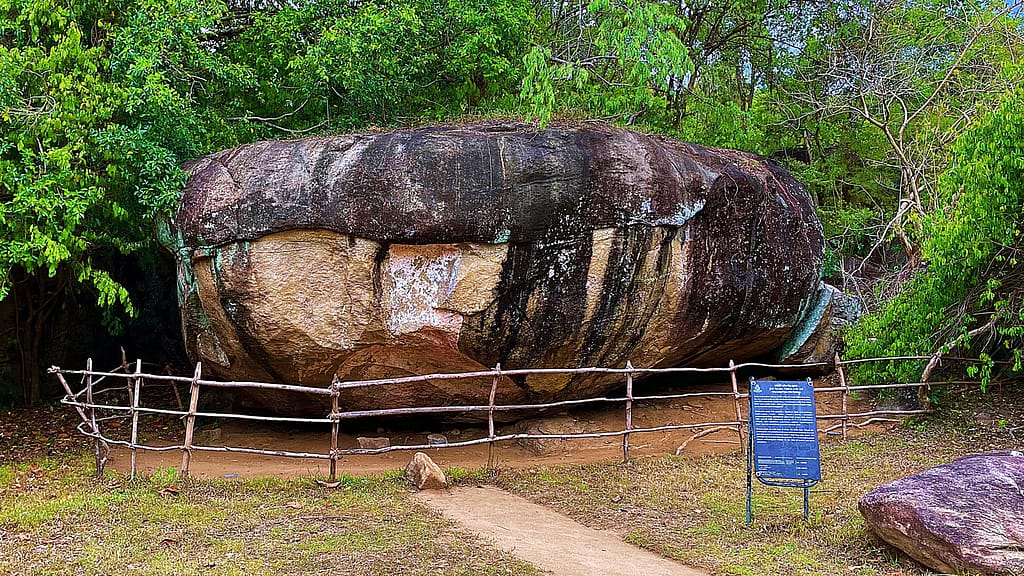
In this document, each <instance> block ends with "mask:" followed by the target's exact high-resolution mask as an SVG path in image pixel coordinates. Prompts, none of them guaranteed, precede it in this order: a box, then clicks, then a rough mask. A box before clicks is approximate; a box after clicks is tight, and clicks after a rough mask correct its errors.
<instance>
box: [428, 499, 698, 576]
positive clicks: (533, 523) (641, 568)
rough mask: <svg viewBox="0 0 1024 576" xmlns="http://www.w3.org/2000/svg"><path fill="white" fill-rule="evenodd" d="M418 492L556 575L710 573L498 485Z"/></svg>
mask: <svg viewBox="0 0 1024 576" xmlns="http://www.w3.org/2000/svg"><path fill="white" fill-rule="evenodd" d="M415 498H416V499H417V500H419V501H420V502H422V503H423V504H425V505H427V506H428V507H430V508H433V509H435V510H437V511H439V512H441V514H443V515H444V516H446V517H447V518H450V519H451V520H454V521H455V522H458V523H459V524H461V525H462V526H464V527H465V528H468V529H469V530H471V531H473V532H475V533H477V534H479V535H480V536H482V537H483V538H484V539H486V540H490V541H493V542H494V544H495V545H496V546H497V547H498V548H501V549H502V550H505V551H507V552H510V553H512V554H515V555H516V556H517V557H519V558H520V559H522V560H525V561H527V562H530V563H532V564H534V565H535V566H537V567H538V568H541V569H543V570H548V571H550V572H551V573H553V574H554V575H555V576H631V575H635V576H706V573H705V572H701V571H699V570H695V569H693V568H689V567H687V566H684V565H682V564H679V563H677V562H673V561H671V560H666V559H665V558H662V557H660V556H658V555H657V554H654V553H653V552H648V551H647V550H642V549H640V548H637V547H635V546H632V545H630V544H627V543H625V542H623V541H622V539H621V538H620V537H619V536H618V535H616V534H614V533H611V532H607V531H602V530H595V529H593V528H587V527H586V526H583V525H582V524H578V523H577V522H575V521H573V520H572V519H570V518H568V517H566V516H563V515H561V514H559V513H557V512H554V511H552V510H549V509H547V508H545V507H543V506H540V505H537V504H534V503H532V502H530V501H529V500H526V499H524V498H520V497H519V496H514V495H512V494H509V493H508V492H505V491H503V490H499V489H497V488H493V487H489V486H486V487H475V488H454V489H451V490H446V491H443V492H438V491H423V492H419V493H418V494H416V496H415Z"/></svg>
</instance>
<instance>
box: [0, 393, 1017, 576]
mask: <svg viewBox="0 0 1024 576" xmlns="http://www.w3.org/2000/svg"><path fill="white" fill-rule="evenodd" d="M1018 397H1019V392H1018V393H1017V394H1013V393H1007V394H995V393H993V392H991V391H990V392H989V393H988V394H986V395H984V396H982V395H980V394H978V393H977V392H976V391H973V392H972V391H966V392H965V393H963V394H961V395H959V396H953V395H951V396H949V397H947V399H946V406H945V408H944V409H943V411H942V412H941V414H942V416H941V417H940V418H937V419H931V420H919V421H911V422H908V423H905V424H903V425H899V426H893V427H891V429H887V430H883V431H876V432H874V433H872V434H865V435H861V436H859V437H857V438H854V439H851V440H849V441H846V442H843V441H842V440H840V439H837V438H828V439H826V440H824V441H823V443H822V465H823V473H824V474H823V475H824V480H823V482H822V483H821V484H820V485H819V486H817V487H816V488H814V489H813V490H812V494H811V513H812V517H811V519H810V521H809V522H807V523H805V522H804V521H803V519H802V499H801V493H800V491H798V490H786V489H778V488H770V487H766V486H760V485H758V486H756V487H755V497H754V511H755V521H754V524H753V525H752V526H747V525H746V524H745V523H744V507H745V492H744V485H745V480H746V477H745V458H744V457H743V456H742V455H740V454H731V455H706V456H702V457H674V456H664V457H656V458H646V459H638V460H634V461H632V462H629V463H626V464H622V463H600V464H585V465H569V466H546V467H535V468H530V469H520V470H516V469H508V470H501V471H499V472H498V473H497V474H488V473H487V472H485V471H483V470H464V469H453V470H449V475H450V476H451V477H452V478H453V479H454V480H455V481H456V482H459V483H462V484H467V485H473V484H475V483H482V482H488V483H494V484H497V485H499V486H501V487H503V488H506V489H508V490H511V491H513V492H516V493H519V494H521V495H524V496H526V497H527V498H530V499H532V500H534V501H537V502H540V503H543V504H546V505H548V506H550V507H552V508H555V509H557V510H560V511H562V512H564V513H566V514H568V515H570V516H572V517H573V518H575V519H577V520H578V521H580V522H581V523H583V524H586V525H589V526H594V527H599V528H606V529H611V530H615V531H617V532H618V533H619V534H621V535H622V537H623V538H624V539H625V540H626V541H628V542H630V543H632V544H634V545H637V546H639V547H642V548H646V549H650V550H653V551H655V552H657V553H658V554H661V555H663V556H666V557H669V558H673V559H677V560H679V561H681V562H684V563H686V564H689V565H692V566H695V567H699V568H703V569H705V570H707V571H708V572H710V573H712V574H716V575H750V576H761V575H764V576H768V575H773V576H774V575H864V576H869V575H877V576H896V575H922V574H929V572H927V571H926V570H924V569H923V568H921V567H920V566H918V565H917V564H914V563H913V562H911V561H909V560H907V559H906V558H905V557H902V556H900V555H898V554H897V553H896V552H894V551H893V550H892V549H891V548H889V547H887V546H885V545H884V544H882V543H880V542H879V541H877V540H876V539H875V538H874V537H873V536H872V535H871V534H870V532H869V531H868V530H867V528H866V527H865V525H864V523H863V520H862V519H861V516H860V514H859V513H858V511H857V508H856V501H857V498H858V497H859V496H861V495H862V494H864V493H865V492H867V491H869V490H870V489H872V488H874V487H876V486H878V485H880V484H883V483H885V482H888V481H890V480H893V479H896V478H899V477H902V476H905V475H908V474H911V473H914V472H916V471H919V470H921V469H923V468H926V467H928V466H931V465H934V464H937V463H941V462H947V461H950V460H953V459H955V458H957V457H960V456H963V455H965V454H968V453H972V452H978V451H982V450H987V449H995V448H1006V447H1017V446H1019V442H1018V441H1016V439H1015V438H1014V430H1015V429H1016V428H1015V426H1014V424H1015V423H1020V422H1021V421H1022V418H1021V412H1022V409H1021V408H1022V407H1021V405H1020V401H1019V400H1018ZM980 411H983V412H990V413H996V412H998V413H999V415H1000V416H999V417H998V418H996V419H995V422H994V423H992V424H979V423H978V422H977V421H976V418H975V414H976V413H977V412H980ZM10 422H12V421H11V420H8V421H7V425H8V426H9V425H10ZM26 422H29V424H26V425H31V419H26ZM15 432H18V431H15ZM1018 433H1019V432H1018ZM7 434H8V437H10V438H16V439H17V443H18V445H19V446H23V445H26V442H28V441H27V440H25V438H30V437H31V436H32V435H31V434H28V433H26V434H21V433H15V434H13V435H11V434H12V432H11V430H10V429H7ZM45 436H47V437H49V438H50V440H48V441H49V442H53V437H54V436H55V435H54V434H52V433H51V434H47V435H45ZM0 451H6V453H11V446H0ZM89 452H90V449H89V447H88V445H87V443H84V442H82V443H79V445H78V448H77V450H76V451H75V454H77V455H76V456H73V457H71V458H68V459H63V460H60V459H52V458H48V457H47V456H46V454H47V451H46V450H41V451H36V452H31V451H30V452H25V454H30V455H26V456H20V457H17V458H16V462H15V463H9V464H4V465H0V574H11V575H26V576H27V575H30V574H31V575H51V574H52V575H65V574H67V575H77V574H88V575H93V574H126V573H132V574H203V575H204V576H205V575H233V574H246V575H261V574H268V575H270V574H272V575H275V576H277V575H279V574H320V573H328V572H330V573H339V574H360V575H362V574H366V575H371V574H381V575H384V574H387V575H391V574H467V575H469V574H484V575H487V574H493V575H498V574H502V575H530V574H537V573H539V572H538V570H537V569H536V568H534V567H533V566H531V565H528V564H526V563H523V562H520V561H517V560H516V559H515V558H514V557H512V556H510V555H507V554H504V553H502V552H499V551H497V550H495V549H493V548H492V547H490V546H488V545H487V544H486V543H485V542H482V541H481V540H479V539H478V538H476V537H475V536H473V535H471V534H469V533H466V532H464V531H462V530H460V529H459V528H458V527H456V526H455V525H453V524H451V523H450V522H447V521H445V520H444V519H442V518H440V517H439V516H437V515H436V514H434V513H432V512H429V511H427V510H425V509H424V508H422V507H421V506H419V505H418V504H416V503H415V502H414V501H413V500H412V499H411V498H409V496H410V494H411V493H412V491H411V488H410V487H409V486H408V485H407V484H406V483H405V482H404V481H403V480H402V479H401V477H400V473H399V472H397V471H396V472H392V473H387V474H384V475H379V476H373V477H358V478H357V477H351V476H345V477H343V478H342V481H341V484H340V486H339V487H337V488H334V489H327V488H325V487H323V486H320V485H318V484H317V483H316V482H314V481H313V479H311V478H301V479H295V480H279V479H274V478H257V479H251V480H223V479H221V480H209V481H206V480H192V481H188V482H179V481H178V479H177V474H176V471H175V470H170V469H169V470H163V471H160V472H159V473H157V474H154V475H153V476H151V477H148V478H140V479H138V480H135V481H129V480H128V479H127V478H125V477H124V476H120V475H117V474H113V473H109V474H108V475H107V476H106V477H104V478H102V479H97V478H94V477H93V476H91V475H90V471H91V469H92V463H91V455H90V454H89Z"/></svg>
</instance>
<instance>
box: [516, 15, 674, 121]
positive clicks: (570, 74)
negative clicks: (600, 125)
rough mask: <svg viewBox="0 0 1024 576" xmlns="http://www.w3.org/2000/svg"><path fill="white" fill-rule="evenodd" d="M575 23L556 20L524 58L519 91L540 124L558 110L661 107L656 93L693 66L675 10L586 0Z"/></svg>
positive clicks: (603, 112)
mask: <svg viewBox="0 0 1024 576" xmlns="http://www.w3.org/2000/svg"><path fill="white" fill-rule="evenodd" d="M576 16H577V20H576V22H577V24H576V26H575V27H569V28H562V27H561V26H562V23H561V22H559V21H558V20H557V18H556V21H554V22H551V23H550V24H549V26H548V29H549V30H555V33H554V34H553V35H552V37H551V38H549V39H547V41H546V42H544V43H538V44H537V45H536V46H534V48H533V49H532V50H531V51H530V52H529V53H528V54H527V55H526V56H525V58H524V60H523V64H524V67H525V78H524V79H523V82H522V93H521V97H522V100H523V102H524V103H525V104H526V106H527V107H528V110H527V112H528V114H529V115H530V116H531V117H532V118H536V119H538V120H539V121H540V124H541V125H542V126H543V125H544V124H546V123H547V122H548V121H549V120H550V119H551V117H552V115H553V114H555V113H568V112H570V111H582V112H583V113H584V114H586V115H591V116H599V117H609V116H610V117H617V118H625V117H630V118H631V119H635V118H636V117H637V116H639V115H641V114H643V113H645V112H647V111H648V110H650V109H652V108H658V107H663V106H664V101H660V100H659V97H658V95H657V94H658V91H665V90H668V89H669V87H670V85H671V83H672V82H673V81H674V79H676V78H679V77H682V76H683V75H685V74H686V73H687V72H688V71H690V70H691V69H692V63H691V62H690V60H689V58H688V57H687V51H686V47H685V46H684V45H683V43H682V42H681V41H680V38H679V36H680V34H681V33H682V32H683V31H684V30H685V29H686V22H684V21H683V20H682V19H681V18H680V17H679V15H678V14H677V13H676V11H675V9H674V8H673V7H672V6H670V5H666V4H662V3H660V2H649V1H647V0H591V1H590V2H589V3H588V4H587V5H586V6H585V8H584V7H583V6H582V5H581V9H580V11H579V14H577V15H576Z"/></svg>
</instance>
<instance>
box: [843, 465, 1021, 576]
mask: <svg viewBox="0 0 1024 576" xmlns="http://www.w3.org/2000/svg"><path fill="white" fill-rule="evenodd" d="M859 507H860V512H861V514H863V515H864V518H865V520H867V523H868V525H869V526H870V527H871V528H872V529H873V530H874V531H875V533H876V534H878V535H879V536H880V537H881V538H882V539H883V540H885V541H886V542H888V543H889V544H891V545H893V546H895V547H896V548H899V549H900V550H902V551H904V552H906V553H907V554H908V555H910V556H911V557H912V558H914V559H915V560H917V561H918V562H921V563H922V564H924V565H926V566H928V567H929V568H931V569H933V570H935V571H937V572H941V573H970V574H1021V573H1024V455H1022V454H1021V453H1020V452H987V453H982V454H975V455H972V456H967V457H966V458H961V459H960V460H957V461H955V462H951V463H949V464H943V465H941V466H936V467H934V468H929V469H927V470H925V471H924V472H921V473H919V474H915V475H913V476H909V477H907V478H902V479H900V480H896V481H895V482H891V483H889V484H886V485H884V486H880V487H878V488H876V489H874V490H872V491H871V492H868V493H867V494H866V495H864V497H862V498H861V499H860V503H859Z"/></svg>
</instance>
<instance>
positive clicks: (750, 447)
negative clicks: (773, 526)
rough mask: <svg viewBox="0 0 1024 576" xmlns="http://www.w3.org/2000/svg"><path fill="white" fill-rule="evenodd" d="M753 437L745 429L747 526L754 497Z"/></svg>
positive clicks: (750, 519) (752, 516) (751, 513)
mask: <svg viewBox="0 0 1024 576" xmlns="http://www.w3.org/2000/svg"><path fill="white" fill-rule="evenodd" d="M753 437H754V435H753V434H751V433H750V431H749V430H748V431H747V526H749V525H750V524H751V523H753V521H754V515H753V511H752V510H751V508H752V501H753V498H754V479H753V477H752V473H753V471H752V468H753V464H754V462H753V458H754V445H753V441H752V440H751V439H752V438H753Z"/></svg>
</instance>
